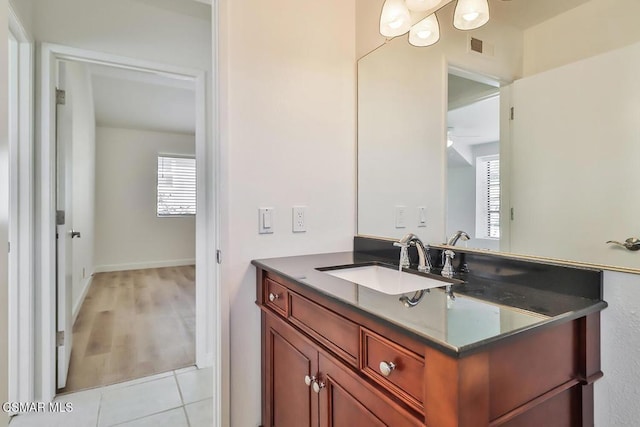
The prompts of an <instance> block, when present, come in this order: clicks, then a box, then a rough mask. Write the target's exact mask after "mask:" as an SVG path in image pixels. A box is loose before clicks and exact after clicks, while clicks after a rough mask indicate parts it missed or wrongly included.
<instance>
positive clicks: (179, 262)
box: [95, 258, 196, 273]
mask: <svg viewBox="0 0 640 427" xmlns="http://www.w3.org/2000/svg"><path fill="white" fill-rule="evenodd" d="M195 264H196V260H195V259H194V258H191V259H170V260H166V261H145V262H133V263H129V264H107V265H98V266H96V269H95V272H96V273H109V272H111V271H127V270H144V269H147V268H162V267H181V266H185V265H195Z"/></svg>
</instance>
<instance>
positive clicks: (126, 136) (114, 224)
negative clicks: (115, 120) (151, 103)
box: [95, 127, 195, 271]
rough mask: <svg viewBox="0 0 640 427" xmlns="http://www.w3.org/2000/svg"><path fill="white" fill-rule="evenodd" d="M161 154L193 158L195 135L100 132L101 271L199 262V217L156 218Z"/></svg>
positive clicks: (98, 261) (98, 248) (98, 226)
mask: <svg viewBox="0 0 640 427" xmlns="http://www.w3.org/2000/svg"><path fill="white" fill-rule="evenodd" d="M158 154H183V155H194V154H195V138H194V136H193V135H186V134H176V133H173V134H172V133H167V132H152V131H142V130H133V129H117V128H107V127H98V128H97V129H96V223H95V226H96V239H95V260H96V261H95V262H96V270H97V271H118V270H128V269H135V268H149V267H160V266H171V265H188V264H193V263H194V262H195V217H193V216H190V217H171V218H166V217H165V218H158V217H157V216H156V197H157V192H156V184H157V160H158Z"/></svg>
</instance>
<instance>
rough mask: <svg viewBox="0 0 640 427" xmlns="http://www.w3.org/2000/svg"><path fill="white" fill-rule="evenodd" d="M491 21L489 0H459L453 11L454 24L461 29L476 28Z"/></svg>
mask: <svg viewBox="0 0 640 427" xmlns="http://www.w3.org/2000/svg"><path fill="white" fill-rule="evenodd" d="M487 22H489V1H488V0H458V4H456V10H455V12H453V26H454V27H456V28H457V29H459V30H475V29H476V28H478V27H482V26H483V25H484V24H486V23H487Z"/></svg>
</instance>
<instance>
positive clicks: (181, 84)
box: [90, 65, 196, 134]
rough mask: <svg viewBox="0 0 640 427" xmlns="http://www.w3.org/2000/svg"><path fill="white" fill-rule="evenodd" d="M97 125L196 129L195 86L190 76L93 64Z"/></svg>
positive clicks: (176, 129)
mask: <svg viewBox="0 0 640 427" xmlns="http://www.w3.org/2000/svg"><path fill="white" fill-rule="evenodd" d="M90 70H91V80H92V83H93V97H94V103H95V113H96V125H97V126H108V127H120V128H127V129H143V130H152V131H158V132H175V133H188V134H193V133H195V117H196V111H195V103H196V100H195V87H194V83H193V81H191V80H188V79H185V80H183V79H176V78H173V77H168V76H165V75H161V74H154V73H147V72H142V71H133V70H125V69H119V68H115V67H108V66H103V65H91V66H90Z"/></svg>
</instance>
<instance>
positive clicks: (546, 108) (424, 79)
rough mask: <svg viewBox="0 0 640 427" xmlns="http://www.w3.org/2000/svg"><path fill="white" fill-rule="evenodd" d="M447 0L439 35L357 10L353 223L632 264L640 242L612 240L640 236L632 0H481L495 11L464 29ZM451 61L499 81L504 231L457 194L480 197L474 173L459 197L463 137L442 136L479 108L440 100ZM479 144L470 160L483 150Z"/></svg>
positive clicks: (636, 31) (639, 56)
mask: <svg viewBox="0 0 640 427" xmlns="http://www.w3.org/2000/svg"><path fill="white" fill-rule="evenodd" d="M371 3H373V4H370V3H367V5H368V6H367V7H371V8H376V9H377V11H376V12H375V13H376V14H378V17H379V10H380V9H379V8H378V5H377V4H376V1H372V2H371ZM380 3H381V2H380ZM454 6H455V2H453V3H449V4H448V5H447V6H445V7H443V8H442V9H440V10H439V11H438V12H437V15H438V20H439V22H440V27H441V28H440V31H441V38H440V41H439V42H438V43H436V44H434V45H432V46H429V47H423V48H417V47H413V46H411V45H410V44H409V43H407V40H406V37H396V38H394V39H390V40H383V39H381V38H380V36H379V34H378V33H377V31H378V28H377V26H376V25H366V26H365V25H364V22H365V21H366V19H365V18H366V17H367V16H370V15H372V13H370V12H367V13H365V12H362V14H363V16H364V17H363V18H362V20H361V22H362V23H363V24H362V25H360V26H359V28H358V43H359V45H358V48H357V49H358V51H359V52H362V51H369V52H370V53H369V54H367V55H365V56H364V57H362V58H361V59H360V60H359V61H358V233H359V234H360V235H370V236H380V237H387V238H398V237H400V236H402V235H404V234H405V233H406V232H414V233H416V234H417V235H419V236H420V238H421V239H422V240H423V241H425V242H428V243H430V244H439V243H442V242H445V241H446V238H447V236H449V235H451V234H452V233H453V232H454V231H455V230H457V229H463V230H465V231H467V232H468V233H469V234H470V235H471V237H472V240H471V241H470V242H469V243H470V245H469V246H471V245H472V244H473V243H474V240H475V241H476V242H475V243H476V244H475V246H476V247H479V248H486V249H492V250H500V251H509V252H512V253H515V254H521V255H532V256H540V257H547V258H555V259H562V260H570V261H577V262H582V263H589V264H596V265H601V266H608V267H613V268H621V269H627V270H628V269H631V270H633V271H640V258H639V255H638V254H639V253H640V252H633V251H629V250H627V249H625V248H624V247H621V246H617V245H608V244H607V243H606V242H607V241H610V240H617V241H624V240H625V239H627V238H632V237H640V222H639V221H638V212H639V211H640V193H638V188H640V185H639V184H640V181H639V178H638V176H637V173H636V171H637V163H638V159H640V122H639V121H638V111H639V110H638V108H639V107H638V106H639V105H640V85H638V79H637V76H638V73H639V72H640V27H639V26H638V25H637V23H636V22H635V19H634V17H637V16H638V15H640V2H638V1H637V0H537V1H535V2H531V1H524V0H521V1H500V0H489V7H490V11H491V19H490V21H489V22H488V23H487V24H486V25H484V26H483V27H481V28H478V29H476V30H472V31H458V30H456V29H454V28H453V25H452V22H453V8H454ZM359 13H360V12H359ZM365 15H366V16H365ZM472 39H475V40H480V41H481V42H482V46H483V50H482V53H479V52H477V51H474V49H473V48H472V46H471V41H472ZM376 43H377V44H376ZM375 46H378V47H377V49H374V50H372V49H371V48H373V47H375ZM452 67H454V68H455V69H462V70H467V71H470V72H473V73H477V75H482V76H492V77H493V80H494V84H493V85H491V86H494V87H495V86H496V82H499V85H497V86H499V87H500V101H499V103H498V104H499V116H500V117H501V118H503V119H502V120H500V121H499V125H498V126H499V128H500V131H499V135H500V136H499V138H496V139H495V141H491V142H498V141H499V155H500V159H499V162H500V167H499V171H500V180H499V183H500V190H499V191H500V199H499V202H500V208H499V211H500V212H499V215H496V216H495V217H494V218H493V219H490V220H489V221H490V222H493V223H495V222H496V221H497V217H498V216H499V217H500V220H501V221H500V223H499V225H500V226H499V236H500V237H499V239H498V238H497V234H496V233H497V230H496V229H495V227H494V228H493V230H492V229H491V226H490V225H489V231H488V233H485V234H486V235H487V236H491V234H492V233H494V234H493V236H494V237H492V238H488V239H487V238H485V239H478V238H477V236H478V228H479V227H478V225H479V223H481V222H482V220H479V219H478V218H477V217H478V215H477V214H478V209H477V206H476V209H475V212H473V210H474V209H473V206H472V207H466V208H465V207H462V206H457V205H456V202H461V200H464V201H465V203H467V204H471V203H472V202H474V201H475V205H477V204H478V201H477V200H476V199H477V195H476V194H475V193H477V191H473V186H472V187H466V191H467V196H464V197H458V196H454V194H455V193H454V190H455V189H454V188H450V187H451V184H452V183H453V184H454V185H455V184H456V179H458V178H459V177H458V178H456V177H455V173H453V165H454V161H453V160H452V159H451V158H452V156H453V157H455V156H458V155H459V157H463V156H462V154H461V151H463V150H462V149H460V150H459V151H458V150H456V153H455V154H454V153H452V152H451V150H450V149H447V148H446V141H447V139H448V136H449V137H450V138H451V140H452V141H454V146H455V139H456V137H458V138H460V137H461V136H470V135H472V134H466V133H463V132H462V131H461V130H460V129H458V128H457V126H456V125H455V124H453V122H454V121H455V120H461V119H462V118H461V117H455V115H456V113H457V114H460V115H461V116H465V117H466V116H473V117H480V115H479V114H481V113H476V112H474V113H469V114H464V113H462V112H459V111H457V110H463V109H464V107H465V106H464V105H462V106H460V105H458V106H455V107H454V106H448V105H447V88H446V86H447V84H448V81H449V71H450V70H451V69H452ZM456 77H460V76H459V75H456ZM463 77H465V78H468V77H469V76H463ZM490 102H491V101H489V100H486V103H487V104H489V103H490ZM468 108H469V109H471V108H472V107H471V106H469V107H468ZM511 108H513V117H514V118H513V120H511V119H509V117H510V116H511ZM494 109H495V106H494ZM449 110H451V111H449ZM505 118H507V119H506V120H505ZM458 127H460V126H458ZM449 128H451V129H449ZM487 142H489V141H487ZM487 149H488V146H487ZM477 150H478V152H477V153H475V154H473V150H471V149H469V150H467V153H469V152H471V158H472V160H471V161H470V162H467V163H473V164H474V165H475V166H476V167H477V165H478V163H479V162H478V161H476V159H475V158H476V157H482V156H483V155H485V154H486V155H489V153H488V152H486V153H481V152H480V149H479V148H477ZM494 153H495V150H494ZM458 160H460V158H458ZM485 160H488V161H489V162H491V161H492V160H491V159H485ZM487 167H488V166H487ZM467 172H468V174H470V171H467ZM476 174H477V171H476ZM470 178H471V177H469V180H470ZM475 181H476V183H475V184H474V185H475V186H476V187H477V177H476V180H475ZM454 208H455V209H454ZM492 209H493V210H497V208H495V206H494V207H493V208H492ZM490 210H491V209H490ZM462 214H464V216H465V218H461V217H460V216H461V215H462ZM456 215H457V216H458V218H456ZM465 224H466V225H465Z"/></svg>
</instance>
